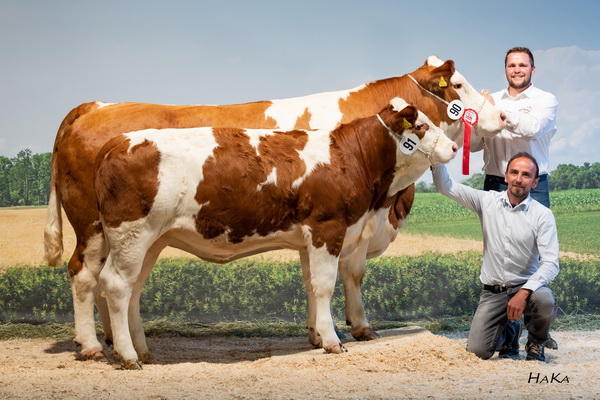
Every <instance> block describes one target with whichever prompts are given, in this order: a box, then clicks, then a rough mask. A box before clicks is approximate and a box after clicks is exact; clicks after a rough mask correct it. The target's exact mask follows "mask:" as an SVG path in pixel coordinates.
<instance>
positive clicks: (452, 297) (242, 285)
mask: <svg viewBox="0 0 600 400" xmlns="http://www.w3.org/2000/svg"><path fill="white" fill-rule="evenodd" d="M480 265H481V255H480V253H478V252H465V253H458V254H437V253H430V254H426V255H423V256H419V257H392V258H389V257H380V258H377V259H375V260H369V261H368V265H367V274H366V277H365V280H364V282H363V285H362V293H363V300H364V303H365V307H366V309H367V315H368V317H369V318H370V319H379V320H389V321H398V320H404V319H413V318H422V317H427V318H438V317H452V316H462V315H470V314H472V312H473V311H474V309H475V307H476V305H477V301H478V296H479V292H480V286H481V285H480V283H479V278H478V275H479V268H480ZM551 287H552V288H553V290H554V291H555V294H556V296H557V298H558V302H559V306H560V307H561V309H562V310H563V312H565V313H567V314H568V313H574V312H579V311H583V312H591V313H598V312H599V311H600V296H598V295H597V294H598V293H600V261H599V260H598V259H591V260H585V261H580V260H575V259H571V258H563V259H561V273H560V274H559V276H558V277H557V279H555V281H554V282H552V284H551ZM332 309H333V313H334V318H336V319H337V320H343V319H344V297H343V288H342V285H341V283H339V282H338V285H337V287H336V291H335V294H334V298H333V301H332ZM141 310H142V316H143V318H144V319H146V320H148V319H151V318H170V319H174V320H181V321H200V322H215V321H235V320H246V321H248V320H257V319H259V320H264V319H268V318H278V319H285V320H290V321H303V320H304V319H305V318H306V293H305V290H304V286H303V284H302V272H301V269H300V265H299V263H298V262H289V263H277V262H269V261H261V262H256V261H253V260H248V259H247V260H241V261H237V262H233V263H230V264H226V265H219V264H211V263H207V262H204V261H201V260H188V259H177V260H160V261H159V263H158V264H157V266H156V267H155V268H154V270H153V271H152V273H151V274H150V276H149V278H148V280H147V282H146V284H145V286H144V292H143V294H142V301H141ZM72 314H73V311H72V300H71V288H70V284H69V278H68V277H67V275H66V268H51V267H36V268H29V267H13V268H9V269H8V270H7V271H6V272H5V273H4V274H2V275H0V321H7V322H8V321H11V322H17V321H28V322H46V321H59V322H62V321H65V320H72Z"/></svg>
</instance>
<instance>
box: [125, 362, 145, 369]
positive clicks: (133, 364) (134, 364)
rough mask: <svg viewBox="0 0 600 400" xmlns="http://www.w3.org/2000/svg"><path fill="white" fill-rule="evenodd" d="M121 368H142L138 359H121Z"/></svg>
mask: <svg viewBox="0 0 600 400" xmlns="http://www.w3.org/2000/svg"><path fill="white" fill-rule="evenodd" d="M121 369H127V370H141V369H142V363H141V362H139V361H138V360H129V361H123V362H122V363H121Z"/></svg>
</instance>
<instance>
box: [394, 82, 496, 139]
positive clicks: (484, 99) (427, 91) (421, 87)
mask: <svg viewBox="0 0 600 400" xmlns="http://www.w3.org/2000/svg"><path fill="white" fill-rule="evenodd" d="M406 75H407V76H408V77H409V78H410V79H411V80H412V81H413V82H414V83H415V85H417V86H418V87H419V88H420V89H421V90H422V91H424V92H425V93H427V94H429V95H430V96H433V97H435V98H436V99H438V100H439V101H441V102H442V103H444V104H446V105H447V106H448V105H450V103H448V102H447V101H446V100H444V99H442V98H441V97H440V96H438V95H437V94H435V93H432V92H430V91H429V90H427V89H425V88H424V87H423V86H421V84H420V83H419V82H417V80H416V79H415V78H413V77H412V75H411V74H406ZM486 101H487V100H486V98H485V97H484V98H483V102H482V103H481V106H480V107H479V110H478V111H477V115H480V114H481V110H483V106H485V102H486ZM464 123H465V122H464V121H463V124H464ZM473 128H475V129H474V130H473V131H474V132H473V133H475V135H477V136H479V135H478V134H477V125H474V126H473Z"/></svg>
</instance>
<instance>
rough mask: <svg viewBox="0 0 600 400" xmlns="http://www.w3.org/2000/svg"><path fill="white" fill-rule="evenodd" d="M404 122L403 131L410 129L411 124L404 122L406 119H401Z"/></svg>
mask: <svg viewBox="0 0 600 400" xmlns="http://www.w3.org/2000/svg"><path fill="white" fill-rule="evenodd" d="M402 119H403V120H404V129H410V128H412V124H411V123H410V122H408V121H407V120H406V118H402Z"/></svg>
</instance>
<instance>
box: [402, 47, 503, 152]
mask: <svg viewBox="0 0 600 400" xmlns="http://www.w3.org/2000/svg"><path fill="white" fill-rule="evenodd" d="M409 75H410V76H411V77H412V78H414V80H415V81H416V83H417V84H418V85H419V86H421V89H422V90H424V91H427V92H429V94H430V95H431V96H432V97H434V98H435V96H437V97H438V102H439V103H440V106H441V107H443V108H447V106H448V103H450V102H451V101H453V100H460V101H461V102H462V103H463V105H464V107H465V108H466V109H473V110H475V111H476V112H477V114H478V116H479V120H478V122H477V124H476V125H475V134H476V135H479V136H494V135H496V134H497V133H498V132H500V131H501V130H502V129H504V128H505V127H506V116H505V115H504V113H503V112H502V111H500V110H499V109H497V108H496V107H494V106H492V105H491V104H490V103H489V102H488V101H486V99H485V98H484V97H483V96H482V95H481V94H480V93H478V92H477V91H476V90H475V89H474V88H473V86H471V84H470V83H469V82H468V81H467V80H466V79H465V77H464V76H463V75H462V74H461V73H459V72H458V71H456V69H455V67H454V61H452V60H448V61H445V62H444V61H442V60H441V59H440V58H439V57H437V56H430V57H429V58H427V60H426V61H425V63H424V64H423V66H422V67H420V68H418V69H417V70H415V71H413V72H411V73H410V74H409ZM452 122H453V121H452V120H451V119H450V118H449V117H448V116H444V115H442V120H441V121H440V127H442V129H444V130H445V131H446V133H447V134H448V136H450V138H452V139H454V140H456V139H458V135H459V134H460V133H462V130H456V129H454V130H447V129H446V128H447V127H448V126H449V125H450V124H452ZM453 125H454V126H457V125H458V124H453Z"/></svg>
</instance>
